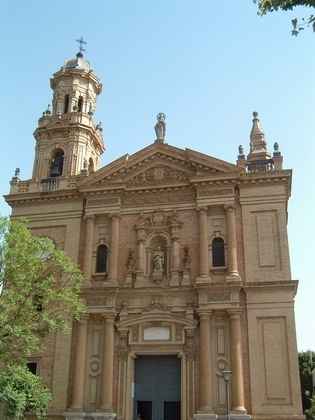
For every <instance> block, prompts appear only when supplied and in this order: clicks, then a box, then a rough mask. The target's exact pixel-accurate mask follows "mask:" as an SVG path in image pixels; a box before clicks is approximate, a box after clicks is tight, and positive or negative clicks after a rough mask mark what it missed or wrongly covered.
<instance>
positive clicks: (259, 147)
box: [250, 111, 267, 154]
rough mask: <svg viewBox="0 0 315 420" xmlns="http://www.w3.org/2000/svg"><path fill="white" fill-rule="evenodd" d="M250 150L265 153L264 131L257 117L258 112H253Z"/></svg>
mask: <svg viewBox="0 0 315 420" xmlns="http://www.w3.org/2000/svg"><path fill="white" fill-rule="evenodd" d="M250 152H251V153H252V154H255V153H267V143H266V140H265V133H264V132H263V129H262V127H261V124H260V120H259V118H258V112H256V111H254V112H253V126H252V129H251V132H250Z"/></svg>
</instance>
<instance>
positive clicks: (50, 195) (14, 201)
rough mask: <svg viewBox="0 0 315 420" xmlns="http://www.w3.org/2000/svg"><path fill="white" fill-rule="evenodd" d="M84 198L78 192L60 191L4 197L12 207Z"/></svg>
mask: <svg viewBox="0 0 315 420" xmlns="http://www.w3.org/2000/svg"><path fill="white" fill-rule="evenodd" d="M83 198H84V197H83V196H82V194H80V193H79V192H78V191H77V190H75V191H74V190H60V191H50V192H46V193H45V192H41V193H37V192H36V193H33V192H30V193H18V194H7V195H4V199H5V201H6V202H7V203H8V204H9V205H10V206H12V205H14V206H18V205H23V204H25V203H32V202H33V203H34V202H41V201H61V200H73V199H83Z"/></svg>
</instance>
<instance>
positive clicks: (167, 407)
mask: <svg viewBox="0 0 315 420" xmlns="http://www.w3.org/2000/svg"><path fill="white" fill-rule="evenodd" d="M164 420H180V401H164Z"/></svg>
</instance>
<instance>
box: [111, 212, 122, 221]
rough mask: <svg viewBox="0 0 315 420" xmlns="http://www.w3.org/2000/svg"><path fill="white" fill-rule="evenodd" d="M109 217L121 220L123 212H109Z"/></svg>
mask: <svg viewBox="0 0 315 420" xmlns="http://www.w3.org/2000/svg"><path fill="white" fill-rule="evenodd" d="M109 217H110V218H111V219H112V220H115V219H116V220H117V219H118V220H119V219H121V214H120V212H117V213H110V214H109Z"/></svg>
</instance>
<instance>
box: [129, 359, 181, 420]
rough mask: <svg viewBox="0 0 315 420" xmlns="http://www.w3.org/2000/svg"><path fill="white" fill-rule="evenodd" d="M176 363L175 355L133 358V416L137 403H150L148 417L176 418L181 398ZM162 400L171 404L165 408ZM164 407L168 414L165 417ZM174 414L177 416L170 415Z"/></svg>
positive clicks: (174, 419)
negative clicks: (149, 415)
mask: <svg viewBox="0 0 315 420" xmlns="http://www.w3.org/2000/svg"><path fill="white" fill-rule="evenodd" d="M180 363H181V362H180V359H179V358H178V357H177V356H171V355H165V356H138V357H137V359H136V363H135V397H134V398H135V400H134V415H135V418H136V417H137V414H138V412H137V407H138V403H141V402H151V404H152V405H151V413H152V418H150V419H149V420H164V419H169V420H180V408H178V407H180V398H181V366H180ZM165 402H166V403H167V402H170V403H172V402H173V403H175V405H174V404H169V407H166V405H167V404H166V405H165ZM175 406H176V407H175ZM165 409H166V410H167V412H168V414H167V416H168V417H166V414H165ZM148 410H149V409H148ZM174 413H175V415H176V416H179V417H172V416H173V415H174ZM176 413H177V414H176ZM140 414H141V413H140ZM146 415H147V414H146ZM143 420H146V419H143Z"/></svg>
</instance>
